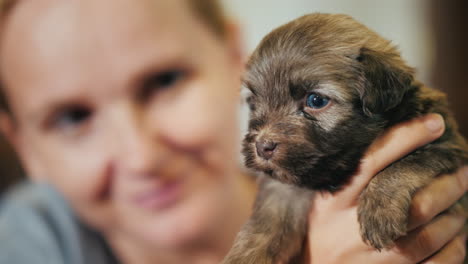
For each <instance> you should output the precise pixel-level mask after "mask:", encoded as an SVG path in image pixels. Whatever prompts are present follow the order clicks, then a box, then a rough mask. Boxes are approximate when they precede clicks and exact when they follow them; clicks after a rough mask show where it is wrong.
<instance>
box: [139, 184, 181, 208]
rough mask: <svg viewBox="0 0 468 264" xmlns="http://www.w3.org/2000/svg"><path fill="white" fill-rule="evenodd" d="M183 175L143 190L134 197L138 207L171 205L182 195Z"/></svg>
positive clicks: (166, 206)
mask: <svg viewBox="0 0 468 264" xmlns="http://www.w3.org/2000/svg"><path fill="white" fill-rule="evenodd" d="M181 178H183V177H180V178H179V179H177V180H173V181H169V182H166V183H164V184H162V185H160V186H157V187H154V188H151V189H150V190H147V191H144V192H141V193H140V194H138V195H136V196H135V198H134V199H133V201H134V203H135V204H136V206H137V207H140V208H143V209H146V210H161V209H165V208H168V207H171V206H172V205H174V204H175V203H177V201H179V199H180V198H181V195H182V189H183V188H182V186H183V179H181Z"/></svg>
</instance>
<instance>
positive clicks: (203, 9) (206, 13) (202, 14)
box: [0, 0, 226, 113]
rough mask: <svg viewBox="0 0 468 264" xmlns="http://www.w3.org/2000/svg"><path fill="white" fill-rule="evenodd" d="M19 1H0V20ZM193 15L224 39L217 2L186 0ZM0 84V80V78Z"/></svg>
mask: <svg viewBox="0 0 468 264" xmlns="http://www.w3.org/2000/svg"><path fill="white" fill-rule="evenodd" d="M18 1H19V0H0V19H1V20H3V19H4V18H5V16H7V15H8V14H9V13H10V11H11V9H12V8H13V7H14V5H15V3H17V2H18ZM186 1H187V3H188V4H189V6H190V8H191V9H192V10H193V12H194V13H195V15H196V16H197V17H198V18H200V19H201V20H202V21H203V22H204V23H205V25H207V26H208V27H209V28H210V29H211V30H212V32H213V33H214V34H216V35H217V36H218V37H220V38H224V37H225V34H226V19H225V16H224V12H223V9H222V6H221V3H220V1H219V0H186ZM0 59H1V58H0ZM0 82H1V78H0ZM0 111H4V112H8V113H9V112H10V108H9V106H8V100H7V98H6V96H5V93H4V92H3V85H2V84H1V83H0Z"/></svg>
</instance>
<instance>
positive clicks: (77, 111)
mask: <svg viewBox="0 0 468 264" xmlns="http://www.w3.org/2000/svg"><path fill="white" fill-rule="evenodd" d="M91 115H92V111H91V109H89V108H87V107H79V106H77V107H70V108H68V109H65V110H62V111H61V112H59V113H58V114H57V115H56V116H55V118H54V120H53V125H54V126H55V127H60V128H70V127H75V126H79V125H81V124H83V123H85V122H86V121H88V120H89V119H90V118H91Z"/></svg>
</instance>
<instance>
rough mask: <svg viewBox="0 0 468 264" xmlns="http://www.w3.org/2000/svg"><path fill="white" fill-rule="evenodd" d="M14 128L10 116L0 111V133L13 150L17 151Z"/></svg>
mask: <svg viewBox="0 0 468 264" xmlns="http://www.w3.org/2000/svg"><path fill="white" fill-rule="evenodd" d="M15 130H16V127H15V124H14V122H13V120H12V117H11V115H10V114H8V113H6V112H5V111H3V110H0V132H1V133H2V135H3V136H4V137H5V139H6V140H7V141H8V143H10V144H11V145H12V146H13V148H14V149H15V150H16V149H17V137H16V133H15Z"/></svg>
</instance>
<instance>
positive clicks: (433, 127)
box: [425, 115, 444, 132]
mask: <svg viewBox="0 0 468 264" xmlns="http://www.w3.org/2000/svg"><path fill="white" fill-rule="evenodd" d="M425 124H426V127H427V128H428V129H429V130H430V131H431V132H438V131H439V130H440V129H442V126H443V125H444V119H443V118H442V116H440V115H430V116H429V117H428V118H427V119H426V121H425Z"/></svg>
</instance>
